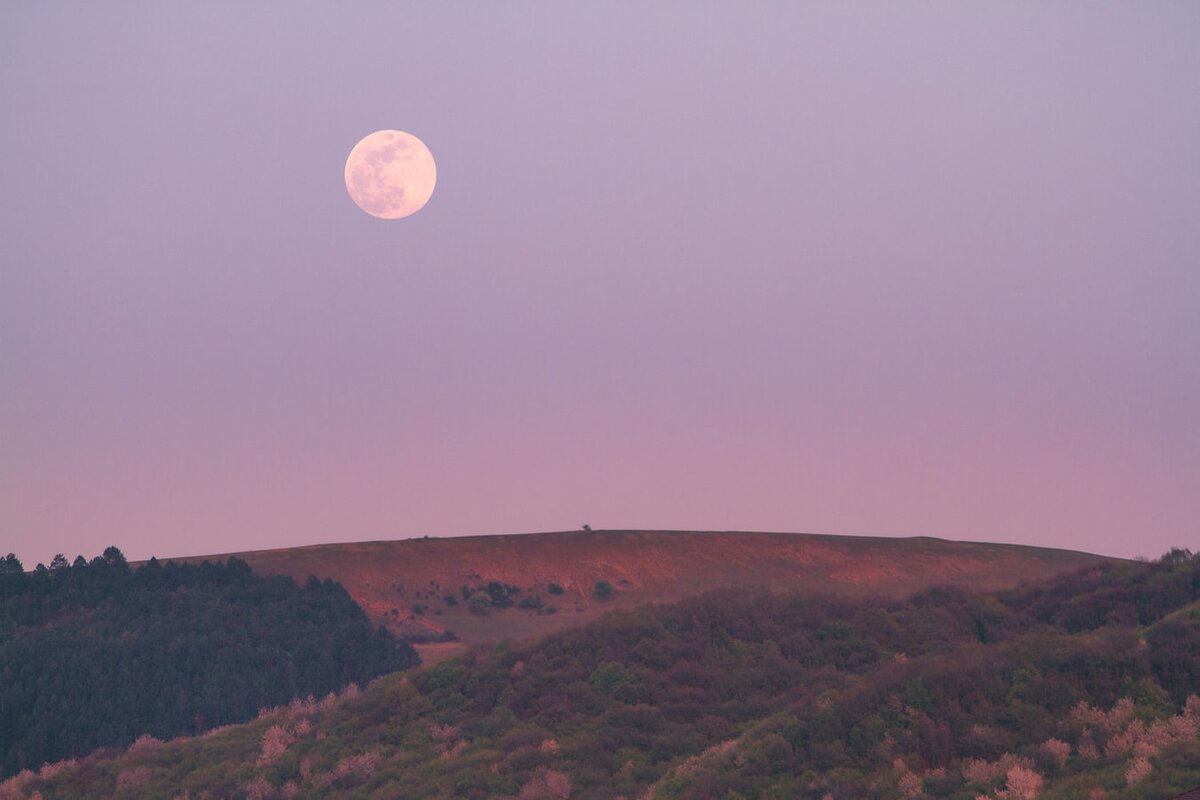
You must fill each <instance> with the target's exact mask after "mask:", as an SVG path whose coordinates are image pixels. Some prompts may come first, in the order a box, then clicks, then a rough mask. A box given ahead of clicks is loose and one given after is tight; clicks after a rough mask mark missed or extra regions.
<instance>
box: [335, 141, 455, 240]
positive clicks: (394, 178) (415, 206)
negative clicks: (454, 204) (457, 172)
mask: <svg viewBox="0 0 1200 800" xmlns="http://www.w3.org/2000/svg"><path fill="white" fill-rule="evenodd" d="M435 183H437V165H436V164H434V163H433V153H431V152H429V148H428V147H426V146H425V143H424V142H422V141H421V140H420V139H418V138H417V137H415V136H413V135H412V134H411V133H405V132H404V131H375V132H374V133H372V134H368V135H367V136H364V137H363V138H362V140H361V141H359V143H358V144H356V145H354V149H353V150H351V151H350V157H349V158H347V159H346V191H347V192H349V193H350V199H351V200H353V201H354V202H355V203H357V204H358V207H359V208H361V209H362V210H363V211H365V212H367V213H368V214H370V215H371V216H373V217H379V218H380V219H400V218H401V217H407V216H409V215H410V214H415V213H417V212H418V211H420V210H421V208H422V207H423V206H424V205H425V204H426V203H427V202H429V197H430V195H432V194H433V186H434V184H435Z"/></svg>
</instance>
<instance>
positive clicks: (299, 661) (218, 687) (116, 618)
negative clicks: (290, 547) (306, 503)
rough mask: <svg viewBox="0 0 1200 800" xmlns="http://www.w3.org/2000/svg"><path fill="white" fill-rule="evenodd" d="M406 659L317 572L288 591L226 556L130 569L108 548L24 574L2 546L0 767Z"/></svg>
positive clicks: (204, 721) (205, 723) (228, 712)
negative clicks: (217, 559)
mask: <svg viewBox="0 0 1200 800" xmlns="http://www.w3.org/2000/svg"><path fill="white" fill-rule="evenodd" d="M417 661H418V659H417V656H416V653H415V651H414V650H413V649H412V647H411V646H410V645H408V644H407V643H403V642H397V641H396V640H395V639H393V638H392V636H391V635H390V634H389V633H387V632H386V631H384V630H383V629H376V628H375V627H373V626H372V625H371V623H370V622H369V621H368V620H367V617H366V615H365V614H364V613H363V611H362V609H360V608H359V607H358V606H357V605H356V604H355V603H354V601H353V600H351V599H350V597H349V595H347V594H346V592H345V590H344V589H343V588H342V587H341V586H340V585H338V584H336V583H334V582H333V581H330V580H325V581H318V580H317V579H315V578H313V579H310V580H309V581H308V582H307V583H305V584H304V585H303V586H298V585H297V584H296V583H295V582H294V581H293V580H292V579H291V578H285V577H262V576H259V575H256V574H255V573H253V572H252V571H251V570H250V568H249V567H248V566H247V565H246V564H245V563H244V562H242V561H239V560H238V559H236V558H230V559H229V560H228V561H224V562H215V563H214V562H208V561H206V562H203V563H201V564H181V563H176V562H171V561H168V562H167V563H165V564H164V563H160V562H159V561H157V560H154V559H152V560H151V561H149V562H148V563H146V564H144V565H142V566H141V567H139V568H137V569H132V568H131V567H130V566H129V564H128V563H127V562H126V560H125V558H124V556H123V555H122V553H121V551H120V550H119V549H118V548H116V547H110V548H108V549H107V550H105V551H104V553H103V555H101V556H97V557H96V558H94V559H92V560H91V561H90V562H89V561H87V560H85V559H84V558H83V557H82V556H80V557H78V558H76V559H75V561H74V562H73V563H68V562H67V560H66V559H65V558H63V557H62V556H58V557H56V558H55V559H54V560H53V561H52V562H51V565H50V567H49V568H47V567H45V566H43V565H40V564H39V565H38V568H37V569H35V570H34V571H32V572H26V571H25V570H24V568H23V566H22V565H21V563H20V562H19V561H18V560H17V559H16V557H15V556H14V555H11V554H10V555H9V556H8V557H7V558H5V559H3V560H0V775H4V776H8V775H12V774H14V773H17V772H18V771H19V770H21V769H24V768H27V767H38V766H40V765H42V764H44V763H48V762H57V761H61V760H62V759H66V758H72V757H76V756H82V755H84V754H86V753H89V752H91V751H93V750H95V749H96V748H99V747H126V746H128V745H129V744H130V743H132V742H133V741H134V740H135V739H136V738H137V737H138V736H142V735H148V736H153V737H159V738H169V737H174V736H178V735H180V734H185V733H188V734H191V733H201V732H203V731H206V730H209V729H211V728H213V727H215V726H220V725H227V724H230V723H234V722H243V721H246V720H250V719H254V717H255V715H256V714H257V713H258V711H259V709H261V708H263V707H267V706H273V705H278V704H280V703H286V702H287V701H289V700H290V699H292V698H293V697H297V696H300V697H304V696H307V695H309V694H312V695H316V696H321V695H324V694H326V693H328V692H330V691H334V690H339V689H341V688H342V687H344V686H346V685H347V684H351V683H365V682H366V681H369V680H370V679H371V678H374V677H376V676H378V675H381V674H384V673H388V672H394V671H396V670H402V669H407V668H409V667H412V666H414V665H416V663H417Z"/></svg>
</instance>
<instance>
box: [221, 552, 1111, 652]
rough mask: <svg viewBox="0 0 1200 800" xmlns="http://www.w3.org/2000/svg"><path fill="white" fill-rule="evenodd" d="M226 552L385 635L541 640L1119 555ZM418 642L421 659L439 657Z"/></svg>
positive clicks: (978, 584)
mask: <svg viewBox="0 0 1200 800" xmlns="http://www.w3.org/2000/svg"><path fill="white" fill-rule="evenodd" d="M233 555H236V557H237V558H239V559H242V560H244V561H246V562H247V563H249V564H250V565H251V567H253V568H254V569H255V570H256V571H258V572H260V573H264V574H281V575H291V576H292V577H293V578H295V579H296V580H297V581H303V580H305V579H306V578H307V577H308V576H309V575H316V576H318V577H320V578H326V577H328V578H332V579H333V580H335V581H337V582H338V583H340V584H342V585H343V586H345V587H346V590H347V591H348V592H349V593H350V596H351V597H353V598H354V599H355V600H356V601H357V602H358V603H359V605H361V606H362V607H363V608H364V609H365V610H366V611H367V613H368V615H370V616H371V617H372V618H374V619H375V620H377V621H379V622H382V623H384V624H386V625H387V626H388V627H389V628H390V629H391V630H393V631H394V632H396V633H400V634H404V635H407V636H414V635H415V636H417V637H418V638H426V639H435V638H437V637H438V636H439V634H442V633H444V632H445V631H453V632H454V633H455V634H457V636H458V638H459V639H460V640H461V641H462V642H463V643H464V644H466V645H472V644H479V643H483V642H494V641H499V640H502V639H509V640H514V641H517V640H522V639H527V638H531V637H537V636H543V635H545V634H548V633H553V632H556V631H561V630H565V629H568V628H571V627H577V626H579V625H582V624H584V623H586V622H589V621H592V620H595V619H597V618H599V617H600V616H601V615H602V614H604V613H605V612H607V611H610V610H613V609H619V608H633V607H636V606H638V605H641V604H643V603H665V602H674V601H677V600H681V599H683V598H685V597H691V596H694V595H698V594H701V593H703V592H707V591H711V590H714V589H722V588H736V587H756V588H767V589H770V590H773V591H792V590H804V591H817V592H832V593H837V594H846V595H849V596H863V595H866V594H890V595H896V596H901V595H904V594H907V593H909V592H913V591H915V590H917V589H920V588H923V587H925V586H929V585H930V584H933V583H949V584H954V585H958V586H965V587H971V588H974V589H997V588H1001V587H1006V586H1013V585H1016V584H1017V583H1019V582H1020V581H1023V580H1038V579H1041V578H1046V577H1049V576H1050V575H1054V574H1056V573H1060V572H1064V571H1070V570H1074V569H1078V568H1079V567H1083V566H1089V565H1095V564H1101V563H1106V562H1113V561H1115V560H1114V559H1108V558H1104V557H1102V556H1096V555H1090V554H1087V553H1080V552H1074V551H1069V550H1056V549H1050V548H1039V547H1025V546H1018V545H1004V544H986V543H977V542H954V541H946V540H943V539H934V538H927V537H921V538H910V539H889V538H875V537H856V536H828V535H815V534H793V533H753V532H695V531H564V532H558V533H536V534H516V535H499V536H465V537H455V538H424V539H406V540H400V541H380V542H361V543H355V544H328V545H317V546H312V547H296V548H288V549H282V550H259V551H252V552H243V553H236V554H233ZM217 557H218V558H224V557H226V556H217ZM598 582H605V583H607V584H608V585H609V586H611V587H612V590H613V591H612V593H611V594H610V595H609V596H608V597H607V599H602V598H600V597H597V595H596V586H597V583H598ZM559 590H561V593H556V592H558V591H559ZM472 595H476V596H477V597H476V600H475V601H474V603H472V601H471V597H472ZM485 596H486V598H487V601H486V602H484V601H483V598H484V597H485ZM421 649H422V657H423V658H425V659H426V660H436V659H437V658H438V657H439V656H440V655H444V648H443V652H442V653H439V652H438V651H437V648H433V649H430V648H421Z"/></svg>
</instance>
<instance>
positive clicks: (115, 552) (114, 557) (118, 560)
mask: <svg viewBox="0 0 1200 800" xmlns="http://www.w3.org/2000/svg"><path fill="white" fill-rule="evenodd" d="M101 558H103V559H104V563H105V564H108V565H109V566H110V567H128V566H129V562H127V561H126V560H125V554H124V553H122V552H121V548H119V547H116V546H112V545H110V546H109V547H106V548H104V554H103V555H102V556H101Z"/></svg>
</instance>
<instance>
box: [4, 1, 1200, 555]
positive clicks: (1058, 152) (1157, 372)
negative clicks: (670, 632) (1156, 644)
mask: <svg viewBox="0 0 1200 800" xmlns="http://www.w3.org/2000/svg"><path fill="white" fill-rule="evenodd" d="M1198 43H1200V4H1196V3H1184V2H1178V3H1169V2H1162V3H1143V4H1133V3H1127V4H1121V5H1119V6H1118V5H1115V4H1114V5H1106V4H1096V3H1076V4H1071V3H1058V4H1037V3H1029V4H1020V3H993V4H979V3H920V4H897V3H875V4H857V3H840V2H839V3H832V2H831V3H767V2H760V3H741V2H729V3H722V4H714V3H703V2H700V3H697V2H679V3H674V2H672V3H666V2H661V3H645V2H640V1H639V2H628V3H625V2H604V3H534V4H522V3H496V4H492V3H469V4H463V3H442V2H430V3H420V4H401V3H378V4H358V5H351V6H347V5H344V4H335V3H324V4H313V3H290V2H289V3H275V4H269V3H240V4H239V3H194V4H191V3H182V2H181V3H174V2H172V3H149V4H147V3H137V4H132V3H130V4H123V3H116V2H113V3H82V2H80V3H71V4H61V3H53V2H40V1H39V2H10V3H4V4H3V5H0V552H6V551H8V550H15V551H16V552H17V555H18V556H20V557H21V558H22V559H23V560H25V561H26V564H27V566H31V565H32V564H34V563H36V562H37V561H49V559H50V557H51V556H53V555H54V553H55V552H58V551H63V552H66V553H67V554H68V556H72V557H73V556H74V555H75V554H76V553H82V554H84V555H86V556H89V557H90V556H92V555H95V554H97V553H99V552H100V550H101V549H103V548H104V547H105V546H106V545H108V544H114V543H115V544H117V545H119V546H121V547H122V548H123V549H124V550H125V551H126V554H127V555H129V556H130V557H137V558H140V557H146V556H149V555H151V554H157V555H159V556H166V555H181V554H190V553H209V552H220V551H228V550H240V549H251V548H265V547H278V546H287V545H299V544H309V543H316V542H329V541H353V540H361V539H378V538H398V537H409V536H419V535H425V534H429V535H453V534H465V533H497V532H509V531H533V530H554V529H562V528H574V527H578V526H579V525H580V524H582V523H584V522H588V523H590V524H591V525H592V526H593V527H597V528H599V527H667V528H704V529H768V530H793V531H814V532H830V533H846V534H872V535H889V536H891V535H897V536H898V535H933V536H943V537H949V538H959V539H978V540H994V541H1005V542H1021V543H1030V544H1040V545H1049V546H1058V547H1069V548H1077V549H1083V550H1090V551H1094V552H1100V553H1108V554H1114V555H1124V556H1133V555H1138V554H1143V555H1147V556H1157V555H1159V554H1161V553H1162V552H1163V551H1165V550H1166V549H1167V548H1168V547H1169V546H1172V545H1179V546H1186V547H1192V548H1195V549H1200V272H1198V267H1200V44H1198ZM381 128H398V129H401V130H407V131H410V132H412V133H414V134H416V135H417V136H419V137H420V138H421V139H423V140H424V141H425V142H426V144H428V145H429V147H430V149H431V150H432V151H433V153H434V156H435V157H436V158H437V163H438V184H437V190H436V192H435V193H434V195H433V198H432V200H431V201H430V202H429V205H428V206H426V207H425V209H424V210H422V211H421V212H420V213H418V214H416V215H415V216H413V217H410V218H408V219H405V220H398V221H390V222H389V221H381V220H378V219H374V218H372V217H369V216H368V215H366V214H364V213H363V212H362V211H360V210H359V209H358V208H356V207H355V206H354V204H353V203H352V202H351V201H350V199H349V197H348V196H347V194H346V191H345V187H344V186H343V183H342V168H343V165H344V160H345V158H346V155H347V154H348V152H349V151H350V149H351V147H353V146H354V144H355V142H357V141H358V140H359V139H360V138H361V137H362V136H364V135H366V134H367V133H370V132H371V131H374V130H377V129H381Z"/></svg>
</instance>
